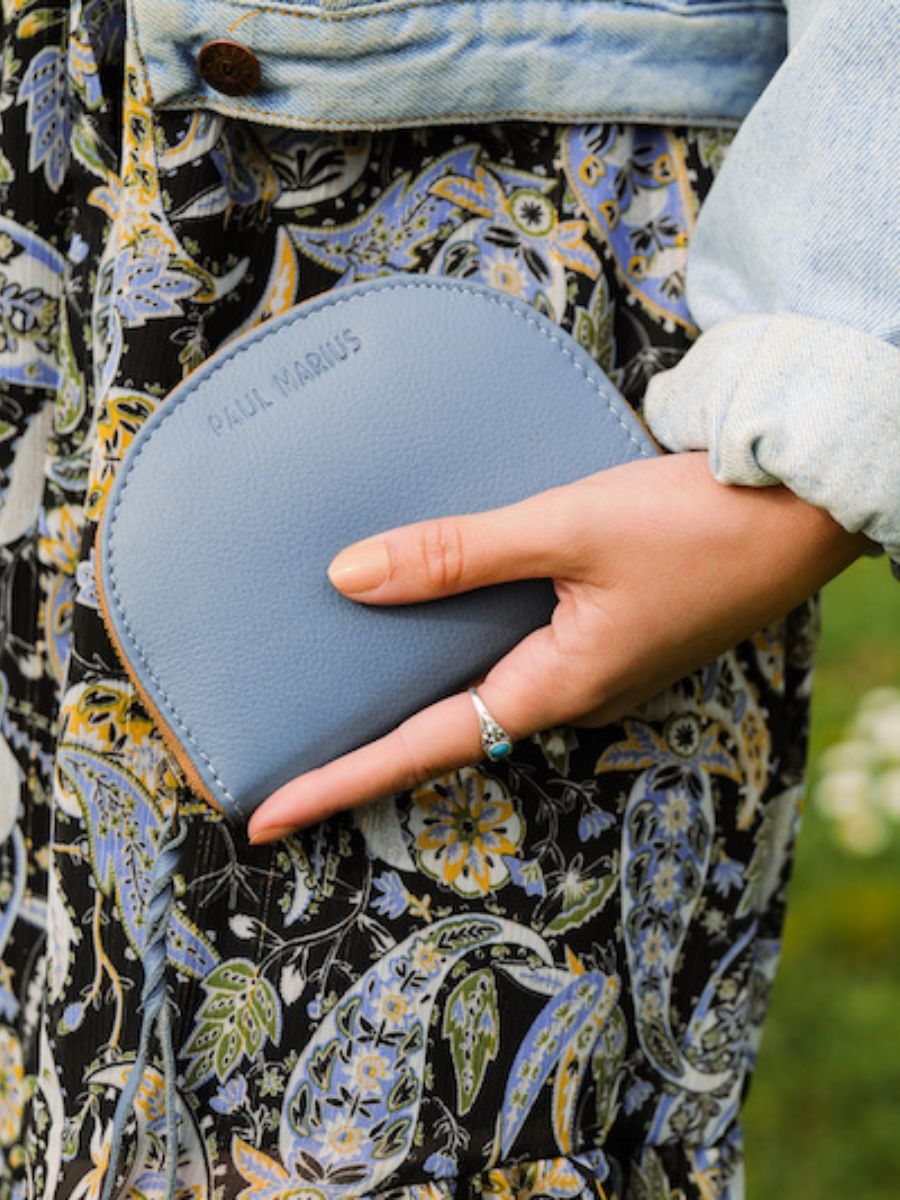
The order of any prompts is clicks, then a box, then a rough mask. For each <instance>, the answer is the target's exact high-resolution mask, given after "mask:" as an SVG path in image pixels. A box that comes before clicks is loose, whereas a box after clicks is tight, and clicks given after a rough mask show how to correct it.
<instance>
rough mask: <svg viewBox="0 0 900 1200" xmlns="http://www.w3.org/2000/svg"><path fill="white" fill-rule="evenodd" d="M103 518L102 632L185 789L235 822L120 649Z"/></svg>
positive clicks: (97, 538)
mask: <svg viewBox="0 0 900 1200" xmlns="http://www.w3.org/2000/svg"><path fill="white" fill-rule="evenodd" d="M105 516H106V512H105V510H104V513H103V515H102V516H101V518H100V522H99V524H98V526H97V532H96V534H95V535H94V549H95V551H96V554H97V567H98V570H97V573H96V583H97V597H98V599H99V601H100V612H101V614H102V616H103V624H104V625H105V626H106V632H107V633H108V634H109V637H110V641H111V642H112V644H113V648H114V649H115V651H116V654H117V655H118V657H119V661H120V662H121V664H122V666H123V667H124V668H125V671H126V673H127V674H128V678H129V679H130V680H131V683H132V684H133V685H134V688H135V690H136V691H137V694H138V696H139V697H140V699H141V703H142V704H143V705H144V706H145V707H146V709H147V710H148V712H149V714H150V716H151V717H152V718H153V721H154V723H155V725H156V727H157V730H158V731H159V734H160V736H161V737H162V739H163V741H164V742H165V744H166V748H167V749H168V750H170V751H171V753H172V754H173V755H174V756H175V760H176V762H177V763H178V766H179V767H180V768H181V770H182V772H183V773H184V775H185V778H186V780H187V783H188V786H189V787H190V789H191V791H192V792H194V793H195V794H196V795H198V796H199V797H200V798H201V799H202V800H205V801H206V803H207V804H209V805H210V806H211V807H212V808H214V809H215V811H216V812H217V813H220V814H221V815H222V816H223V817H225V818H226V819H228V820H230V821H232V822H236V821H237V819H238V815H239V816H240V818H241V819H243V814H238V815H236V814H234V813H229V812H226V810H225V809H224V808H223V807H222V805H221V804H220V803H219V801H218V800H217V799H216V797H215V796H214V795H213V794H212V792H211V791H210V789H209V788H208V787H207V785H206V784H205V783H204V781H203V778H202V777H201V775H200V772H199V771H198V769H197V767H196V765H195V764H194V762H193V760H192V759H191V757H190V755H189V754H188V752H187V751H186V750H185V748H184V746H183V745H182V744H181V741H180V740H179V739H178V738H177V737H176V736H175V733H174V731H173V730H172V727H171V725H170V724H169V722H168V721H167V720H166V718H165V717H164V716H163V714H162V711H161V710H160V709H159V708H158V707H157V705H156V704H155V702H154V700H153V697H152V696H151V695H150V693H149V692H148V691H147V689H146V687H145V686H144V684H143V682H142V680H141V678H140V676H139V675H138V673H137V671H136V670H135V669H134V666H133V665H132V662H131V659H130V658H128V656H127V655H126V654H125V651H124V648H123V646H122V641H121V639H120V637H119V633H118V630H117V629H116V627H115V624H114V622H113V619H112V614H111V612H110V610H109V607H108V601H107V598H106V591H105V588H104V586H103V566H102V563H103V536H102V535H103V526H104V521H105Z"/></svg>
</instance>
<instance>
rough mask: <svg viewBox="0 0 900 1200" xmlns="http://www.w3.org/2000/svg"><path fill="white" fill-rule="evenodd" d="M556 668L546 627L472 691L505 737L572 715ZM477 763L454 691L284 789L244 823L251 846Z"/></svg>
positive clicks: (463, 707)
mask: <svg viewBox="0 0 900 1200" xmlns="http://www.w3.org/2000/svg"><path fill="white" fill-rule="evenodd" d="M556 663H557V657H556V651H555V648H554V645H553V634H552V627H551V626H549V625H545V626H543V627H542V628H540V629H537V630H535V631H534V632H533V633H531V634H529V635H528V637H526V638H525V639H524V640H523V641H521V642H519V644H518V645H517V646H515V647H514V648H513V649H512V650H511V651H510V652H509V654H507V655H506V656H505V657H504V658H502V659H501V660H500V662H499V663H497V664H496V666H494V667H493V668H492V670H491V671H490V672H488V674H487V675H486V676H485V678H484V681H483V682H482V683H481V684H480V685H479V689H478V690H479V695H480V696H481V698H482V700H483V701H484V703H485V704H486V705H487V707H488V709H489V710H490V712H491V714H492V715H493V717H494V718H495V720H497V721H498V722H499V723H500V724H501V725H502V726H503V728H504V729H505V730H506V731H507V732H508V733H509V735H510V737H511V739H513V740H516V739H518V738H522V737H525V736H527V735H529V734H531V733H535V732H536V731H537V730H539V729H547V728H549V727H550V726H552V725H556V724H558V723H560V721H562V720H565V719H566V717H568V716H571V715H573V713H570V712H568V711H567V709H568V708H569V707H571V699H570V697H569V696H568V691H569V690H570V689H568V688H566V687H561V686H559V682H560V681H561V677H563V676H564V675H565V672H564V671H562V670H559V669H557V666H556ZM560 665H561V664H560ZM523 684H524V686H523ZM582 707H583V705H582ZM577 708H578V706H577V705H576V706H575V710H574V711H577ZM564 710H565V711H564ZM483 757H484V753H483V750H482V747H481V733H480V725H479V720H478V715H477V713H476V710H475V706H474V704H473V703H472V699H471V697H470V696H469V695H468V694H467V693H465V692H459V693H457V694H455V695H453V696H449V697H447V698H446V699H445V700H438V701H437V702H436V703H435V704H432V705H429V706H428V708H424V709H422V710H421V711H419V712H417V713H415V714H414V715H413V716H411V717H409V718H408V719H407V720H406V721H404V722H402V724H400V725H398V726H397V727H396V728H395V729H392V730H391V731H390V733H387V734H385V735H384V737H381V738H378V740H377V741H374V742H369V743H368V744H367V745H365V746H361V747H360V748H359V749H358V750H352V751H351V752H350V753H349V754H345V755H342V756H341V757H340V758H336V759H334V760H333V761H332V762H330V763H326V764H325V766H322V767H318V768H316V769H315V770H314V771H307V772H306V773H305V774H304V775H298V776H297V778H296V779H292V780H291V781H290V782H289V783H286V784H284V786H283V787H280V788H279V789H278V790H277V791H276V792H273V794H272V795H271V796H270V797H269V798H268V799H267V800H266V801H264V803H263V804H262V805H260V807H259V808H258V809H257V810H256V812H255V813H254V814H253V816H252V817H251V819H250V826H249V836H250V841H251V842H252V843H253V844H260V843H263V842H272V841H277V840H278V839H279V838H282V837H286V836H287V835H288V834H289V833H292V832H293V831H294V830H295V829H299V828H302V827H304V826H306V825H311V824H314V823H315V822H316V821H322V820H324V819H326V818H327V817H330V816H332V815H333V814H334V813H336V812H340V811H342V810H344V809H347V808H353V807H356V806H357V805H360V804H368V803H370V802H372V801H373V800H377V799H379V798H380V797H382V796H385V795H387V794H388V793H390V792H398V791H404V790H406V789H408V788H412V787H416V786H417V785H418V784H420V783H424V782H425V780H427V779H433V778H434V777H435V776H436V775H442V774H444V773H446V772H448V771H454V770H457V769H458V768H459V767H464V766H466V765H468V764H469V763H473V762H477V761H478V760H479V759H481V758H483Z"/></svg>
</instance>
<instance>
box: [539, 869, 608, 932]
mask: <svg viewBox="0 0 900 1200" xmlns="http://www.w3.org/2000/svg"><path fill="white" fill-rule="evenodd" d="M615 884H616V875H615V874H614V873H610V874H609V875H604V876H602V877H601V878H599V879H590V880H588V881H586V882H585V885H584V886H583V887H581V888H579V890H578V893H577V895H575V896H572V897H568V898H567V899H566V902H565V904H564V906H563V909H562V912H559V913H557V914H556V916H555V917H554V918H553V920H552V921H551V922H550V923H549V925H548V926H547V929H546V932H547V933H565V932H566V930H567V929H576V928H577V927H578V926H579V925H583V924H584V923H585V921H587V920H588V919H589V918H590V917H592V916H593V915H594V914H595V913H598V912H599V911H600V909H601V908H602V907H603V905H604V904H605V903H606V901H607V900H608V899H609V897H610V896H611V895H612V893H613V891H614V889H615Z"/></svg>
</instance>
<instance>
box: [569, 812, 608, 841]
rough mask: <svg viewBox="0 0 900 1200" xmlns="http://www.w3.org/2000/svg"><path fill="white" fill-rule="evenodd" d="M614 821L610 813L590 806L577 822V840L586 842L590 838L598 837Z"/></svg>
mask: <svg viewBox="0 0 900 1200" xmlns="http://www.w3.org/2000/svg"><path fill="white" fill-rule="evenodd" d="M615 823H616V819H615V817H614V816H613V815H612V813H608V812H604V811H603V809H602V808H590V809H588V811H587V812H586V813H584V814H583V815H582V817H581V819H580V820H579V822H578V840H579V841H580V842H587V841H590V839H591V838H595V837H599V836H600V834H601V833H603V832H604V830H606V829H609V828H610V827H611V826H613V825H615Z"/></svg>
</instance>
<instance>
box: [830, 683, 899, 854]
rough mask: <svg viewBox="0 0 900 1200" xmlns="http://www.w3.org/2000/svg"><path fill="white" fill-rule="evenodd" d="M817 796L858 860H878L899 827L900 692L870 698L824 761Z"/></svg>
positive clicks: (889, 691)
mask: <svg viewBox="0 0 900 1200" xmlns="http://www.w3.org/2000/svg"><path fill="white" fill-rule="evenodd" d="M821 772H822V773H821V778H820V780H819V784H818V788H817V790H816V801H817V804H818V807H819V809H820V811H821V812H822V813H823V814H824V815H825V816H826V817H828V819H829V820H831V821H833V822H834V830H835V835H836V837H837V840H838V842H839V843H840V844H841V845H842V846H843V847H844V848H845V849H846V850H850V851H851V852H852V853H854V854H862V855H866V854H877V853H878V851H879V850H882V849H884V847H885V846H886V844H887V842H888V841H889V839H890V836H891V825H892V823H900V690H898V689H897V688H887V687H886V688H876V689H875V690H874V691H872V692H869V693H868V694H867V695H865V696H864V697H863V699H862V701H861V702H860V705H859V708H858V709H857V711H856V715H855V716H854V718H853V720H852V721H851V723H850V727H849V729H848V730H847V734H846V736H845V738H844V740H843V741H840V742H838V743H837V745H835V746H832V747H831V749H829V750H827V751H826V752H825V753H824V754H823V755H822V763H821Z"/></svg>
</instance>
